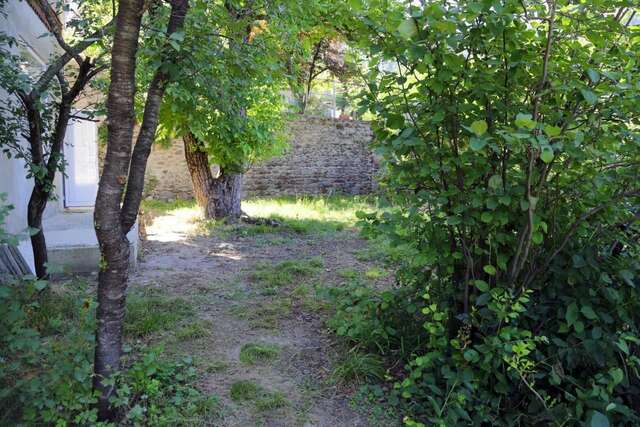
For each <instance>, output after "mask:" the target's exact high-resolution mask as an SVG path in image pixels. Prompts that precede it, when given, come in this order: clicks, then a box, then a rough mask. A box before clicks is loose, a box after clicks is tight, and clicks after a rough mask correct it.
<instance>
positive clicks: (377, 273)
mask: <svg viewBox="0 0 640 427" xmlns="http://www.w3.org/2000/svg"><path fill="white" fill-rule="evenodd" d="M364 275H365V277H366V278H367V279H371V280H376V279H381V278H383V277H387V276H388V275H389V273H388V272H386V271H385V270H383V269H381V268H378V267H371V268H370V269H368V270H367V271H366V272H365V273H364Z"/></svg>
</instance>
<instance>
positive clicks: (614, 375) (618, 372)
mask: <svg viewBox="0 0 640 427" xmlns="http://www.w3.org/2000/svg"><path fill="white" fill-rule="evenodd" d="M609 375H611V379H613V382H614V384H615V385H618V384H620V383H621V382H622V380H623V379H624V372H622V369H620V368H613V369H611V370H610V371H609Z"/></svg>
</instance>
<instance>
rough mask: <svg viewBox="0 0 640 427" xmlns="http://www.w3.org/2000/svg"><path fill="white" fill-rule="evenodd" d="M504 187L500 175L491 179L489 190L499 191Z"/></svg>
mask: <svg viewBox="0 0 640 427" xmlns="http://www.w3.org/2000/svg"><path fill="white" fill-rule="evenodd" d="M501 187H502V177H501V176H500V175H493V176H492V177H491V178H489V188H493V189H494V190H497V189H499V188H501Z"/></svg>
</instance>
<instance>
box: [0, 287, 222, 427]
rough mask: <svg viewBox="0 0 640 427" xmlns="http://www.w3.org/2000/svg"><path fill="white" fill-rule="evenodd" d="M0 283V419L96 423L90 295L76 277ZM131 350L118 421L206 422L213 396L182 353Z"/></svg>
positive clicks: (121, 380) (214, 408) (214, 406)
mask: <svg viewBox="0 0 640 427" xmlns="http://www.w3.org/2000/svg"><path fill="white" fill-rule="evenodd" d="M47 286H48V284H47V283H46V282H43V281H36V280H29V279H24V280H12V281H9V282H8V283H5V284H3V285H1V286H0V332H1V333H0V360H1V361H2V362H1V364H0V414H2V415H0V425H17V424H20V425H23V424H25V425H43V424H44V425H67V424H73V425H99V424H98V423H97V421H96V416H97V413H96V409H95V408H94V404H95V403H96V401H97V399H96V397H95V395H94V394H93V391H92V385H91V379H92V373H93V351H94V345H95V343H94V331H95V300H94V297H93V295H92V294H90V293H89V292H88V291H87V289H86V286H85V285H84V284H83V283H78V282H74V283H71V284H70V285H66V286H64V287H62V288H59V289H48V290H46V291H45V289H46V287H47ZM160 352H161V350H160V349H153V350H150V351H147V352H145V353H142V354H136V353H130V354H129V355H128V362H126V364H125V369H124V370H123V371H122V372H121V373H120V374H119V375H118V376H117V377H116V378H115V379H114V380H115V381H117V382H118V384H119V386H118V395H117V396H116V397H115V398H114V404H115V405H116V406H117V407H118V408H119V412H120V414H121V417H122V418H121V420H120V425H194V424H198V423H200V424H202V423H207V422H212V420H213V419H214V418H215V417H217V414H218V413H219V405H218V402H217V399H215V398H213V397H209V396H206V395H204V394H202V393H201V392H200V391H198V390H197V389H196V388H195V387H194V385H193V383H194V382H195V380H196V370H195V368H193V367H192V366H191V362H190V361H189V360H182V361H171V360H165V359H162V358H160Z"/></svg>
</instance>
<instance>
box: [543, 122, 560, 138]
mask: <svg viewBox="0 0 640 427" xmlns="http://www.w3.org/2000/svg"><path fill="white" fill-rule="evenodd" d="M560 132H562V129H561V128H559V127H558V126H551V125H545V126H544V133H546V134H547V136H548V137H549V138H553V137H554V136H558V135H560Z"/></svg>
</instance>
